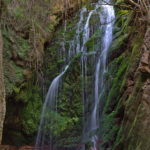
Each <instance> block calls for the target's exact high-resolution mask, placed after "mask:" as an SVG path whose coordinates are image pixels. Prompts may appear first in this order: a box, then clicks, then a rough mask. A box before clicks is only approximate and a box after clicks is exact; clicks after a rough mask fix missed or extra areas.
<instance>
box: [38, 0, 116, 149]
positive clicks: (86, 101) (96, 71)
mask: <svg viewBox="0 0 150 150" xmlns="http://www.w3.org/2000/svg"><path fill="white" fill-rule="evenodd" d="M107 3H109V0H106V1H105V2H103V1H101V0H100V1H99V2H97V3H96V4H93V6H94V8H93V9H92V10H90V11H88V10H87V8H82V9H81V11H80V17H79V22H78V23H77V25H76V32H75V36H74V37H73V39H72V40H71V41H70V46H69V49H68V50H67V49H66V48H65V43H63V50H65V51H67V52H65V53H67V55H66V56H65V57H67V58H64V60H67V62H66V63H68V64H70V63H71V61H72V59H73V58H74V56H76V54H78V53H81V68H82V69H81V71H82V72H81V73H82V77H83V78H82V82H83V84H82V89H83V90H82V92H83V105H84V106H83V114H84V120H83V128H84V129H83V142H86V141H89V140H90V141H91V142H92V143H93V146H92V148H93V150H96V149H97V148H96V145H97V140H98V135H97V133H96V130H97V129H98V128H99V127H100V125H99V122H100V116H99V109H98V108H99V104H100V103H99V102H100V100H101V96H102V94H103V92H104V89H105V81H104V80H105V74H106V72H107V66H106V62H107V55H108V50H109V47H110V44H111V42H112V31H113V22H114V19H115V13H114V8H113V6H112V5H107ZM95 16H97V18H98V20H97V22H96V24H95V25H92V27H91V24H90V20H91V19H93V18H94V17H95ZM97 30H98V31H101V32H102V33H101V37H100V38H99V39H98V40H97V41H96V44H97V45H98V46H97V47H96V46H95V47H96V48H93V50H92V51H88V49H87V45H86V44H87V42H88V41H89V40H90V38H91V37H92V36H93V35H94V32H95V31H97ZM64 42H65V41H64ZM90 60H92V61H91V62H92V68H93V71H92V73H91V76H92V80H93V81H92V82H91V93H90V94H89V92H88V91H89V90H88V82H89V81H88V74H89V71H88V64H89V61H90ZM68 67H69V65H67V66H66V68H65V69H64V71H63V72H61V73H60V74H59V75H58V76H57V77H56V78H54V80H53V81H52V83H51V85H50V87H49V90H48V93H47V96H46V99H45V102H44V105H43V111H42V114H41V121H40V126H39V131H38V135H37V139H36V147H41V146H43V145H51V143H52V142H51V141H50V140H51V138H50V137H49V136H50V134H51V133H47V131H48V129H47V125H49V126H51V123H53V122H51V120H52V118H51V117H52V116H51V117H50V116H49V115H48V113H49V114H50V111H55V110H54V109H57V106H56V104H57V97H58V88H59V82H60V80H61V78H62V76H63V75H64V74H65V72H66V71H67V69H68ZM89 105H90V106H92V107H90V108H89ZM47 110H48V111H47ZM87 112H88V113H87ZM93 133H94V134H93ZM51 149H53V148H52V146H51Z"/></svg>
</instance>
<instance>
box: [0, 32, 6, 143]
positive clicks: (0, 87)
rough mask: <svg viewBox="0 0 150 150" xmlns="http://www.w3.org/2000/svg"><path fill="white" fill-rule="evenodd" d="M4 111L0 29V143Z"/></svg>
mask: <svg viewBox="0 0 150 150" xmlns="http://www.w3.org/2000/svg"><path fill="white" fill-rule="evenodd" d="M5 113H6V102H5V86H4V76H3V40H2V34H1V31H0V144H1V142H2V134H3V123H4V119H5Z"/></svg>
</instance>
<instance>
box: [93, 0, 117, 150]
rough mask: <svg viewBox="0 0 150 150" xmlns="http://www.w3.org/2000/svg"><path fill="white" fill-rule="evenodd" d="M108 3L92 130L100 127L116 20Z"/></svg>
mask: <svg viewBox="0 0 150 150" xmlns="http://www.w3.org/2000/svg"><path fill="white" fill-rule="evenodd" d="M106 3H109V0H107V1H106ZM106 3H104V2H102V3H101V5H102V6H101V8H102V11H101V13H100V21H101V24H102V28H103V32H104V34H103V37H102V46H101V54H100V55H99V58H98V62H97V64H96V71H95V88H94V90H95V92H94V108H93V111H92V116H91V130H96V129H98V128H99V126H100V125H99V122H100V116H99V115H98V112H99V111H98V110H97V109H98V108H99V100H100V99H101V95H102V94H103V91H104V89H105V83H104V77H105V73H106V72H107V68H106V59H107V55H108V50H109V47H110V44H111V42H112V31H113V23H114V19H115V13H114V8H113V6H111V5H106ZM97 138H98V137H97V135H94V136H93V137H92V141H93V143H94V147H93V150H96V142H97V140H98V139H97Z"/></svg>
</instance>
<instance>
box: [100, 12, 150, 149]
mask: <svg viewBox="0 0 150 150" xmlns="http://www.w3.org/2000/svg"><path fill="white" fill-rule="evenodd" d="M116 13H117V18H118V21H116V25H115V28H116V27H120V25H121V24H120V23H119V20H120V19H121V20H122V22H123V23H122V25H123V26H122V25H121V26H122V27H121V29H122V31H121V33H119V32H120V30H119V32H115V33H114V35H115V39H114V41H113V44H112V48H111V51H110V61H109V69H110V76H111V80H109V83H110V85H109V86H108V88H110V91H109V94H108V96H107V98H106V104H105V107H104V111H103V119H102V124H103V125H102V129H101V133H102V140H103V143H102V145H101V147H102V149H104V150H105V149H113V150H133V149H136V150H148V149H150V144H149V143H150V141H149V139H150V137H149V136H150V134H149V133H150V128H149V115H150V113H149V112H150V107H149V101H150V85H149V80H150V74H149V69H150V42H149V41H150V36H149V35H150V28H149V22H148V16H146V17H147V19H146V20H147V21H146V20H145V21H143V22H141V19H140V17H138V18H136V19H135V18H134V17H136V16H135V15H136V13H135V12H132V11H127V10H126V11H125V10H119V9H117V12H116ZM120 16H121V17H120ZM119 18H120V19H119ZM138 21H139V23H137V22H138ZM120 22H121V21H120ZM140 24H141V25H140ZM118 34H119V36H118ZM119 41H120V44H119ZM122 41H123V42H122Z"/></svg>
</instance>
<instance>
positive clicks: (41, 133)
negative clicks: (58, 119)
mask: <svg viewBox="0 0 150 150" xmlns="http://www.w3.org/2000/svg"><path fill="white" fill-rule="evenodd" d="M68 67H69V66H68V65H67V66H66V67H65V69H64V71H62V72H61V73H60V74H59V75H58V76H57V77H55V78H54V80H53V81H52V83H51V85H50V87H49V90H48V92H47V95H46V98H45V102H44V105H43V108H42V114H41V120H40V125H39V130H38V134H37V138H36V144H35V147H41V146H43V144H45V143H46V144H51V143H49V141H48V140H49V139H46V133H45V132H46V131H45V126H46V122H48V121H49V119H50V118H48V116H46V115H47V114H46V113H47V112H48V111H49V110H53V109H54V108H56V107H55V103H57V96H58V88H59V82H60V79H61V78H62V76H63V75H64V73H65V72H66V71H67V69H68ZM47 141H48V142H47ZM50 146H51V145H50Z"/></svg>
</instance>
